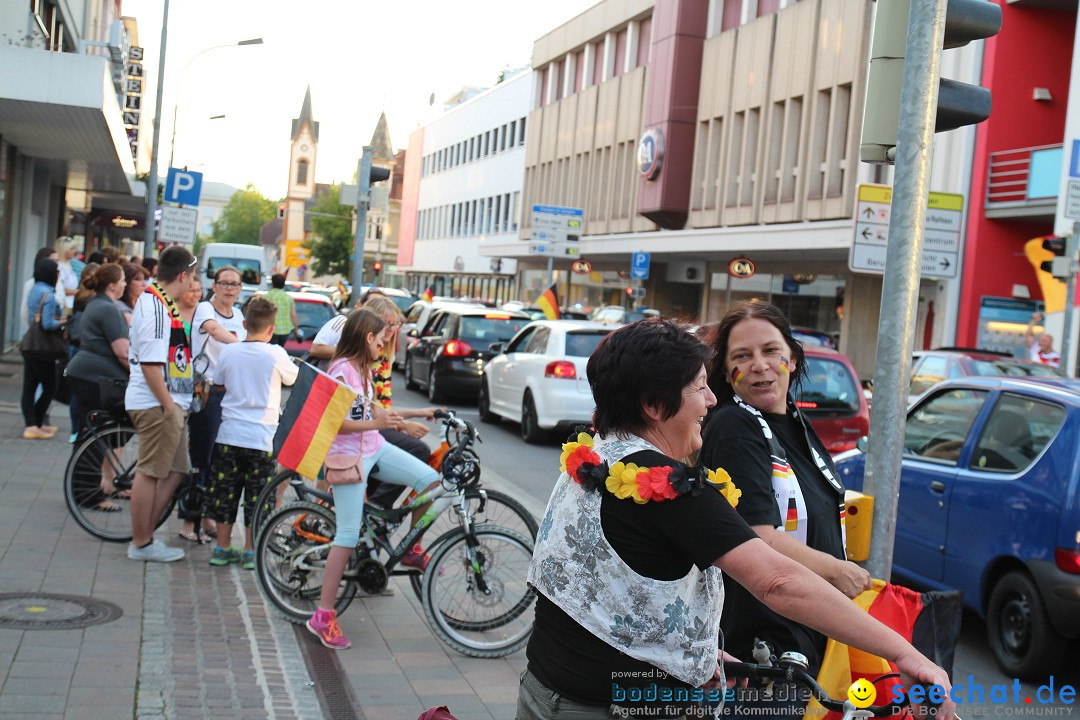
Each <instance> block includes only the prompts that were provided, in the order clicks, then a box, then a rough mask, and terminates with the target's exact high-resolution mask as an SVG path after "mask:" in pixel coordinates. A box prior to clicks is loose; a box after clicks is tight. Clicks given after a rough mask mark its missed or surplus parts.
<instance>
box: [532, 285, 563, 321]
mask: <svg viewBox="0 0 1080 720" xmlns="http://www.w3.org/2000/svg"><path fill="white" fill-rule="evenodd" d="M536 304H537V305H539V306H540V309H541V310H543V311H544V317H546V318H547V319H548V320H558V319H559V296H558V294H557V293H556V292H555V283H552V284H551V285H550V286H549V287H548V288H547V289H546V290H544V292H542V293H541V294H540V297H538V298H536Z"/></svg>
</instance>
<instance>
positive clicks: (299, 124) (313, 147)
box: [279, 85, 319, 271]
mask: <svg viewBox="0 0 1080 720" xmlns="http://www.w3.org/2000/svg"><path fill="white" fill-rule="evenodd" d="M318 146H319V123H317V122H316V121H315V119H314V118H313V117H312V114H311V86H310V85H309V86H308V88H307V92H306V93H305V94H304V105H303V107H301V108H300V117H298V118H294V119H293V121H292V144H291V148H290V150H289V186H288V187H289V190H288V193H287V194H286V196H285V220H284V227H283V228H282V232H281V240H282V247H281V249H280V254H279V257H281V258H282V260H283V262H282V263H281V265H283V266H284V267H286V268H295V269H296V270H297V271H299V270H300V269H301V268H303V267H304V266H306V265H307V262H308V251H307V250H305V249H304V248H303V247H301V244H302V243H303V241H304V239H305V237H306V233H305V230H304V227H305V223H304V205H305V202H304V201H305V200H308V199H310V198H311V197H312V196H314V195H315V155H316V152H317V151H318Z"/></svg>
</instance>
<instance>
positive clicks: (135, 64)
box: [124, 47, 143, 159]
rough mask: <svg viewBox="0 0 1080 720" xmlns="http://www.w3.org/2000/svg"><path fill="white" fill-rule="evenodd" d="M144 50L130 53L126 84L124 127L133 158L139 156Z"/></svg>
mask: <svg viewBox="0 0 1080 720" xmlns="http://www.w3.org/2000/svg"><path fill="white" fill-rule="evenodd" d="M142 61H143V49H142V48H141V47H132V48H131V50H130V51H129V52H128V66H127V82H125V83H124V92H125V95H124V127H125V128H126V129H127V139H128V144H129V145H130V146H131V157H132V158H135V159H138V155H139V114H140V113H141V111H142V93H143V64H142Z"/></svg>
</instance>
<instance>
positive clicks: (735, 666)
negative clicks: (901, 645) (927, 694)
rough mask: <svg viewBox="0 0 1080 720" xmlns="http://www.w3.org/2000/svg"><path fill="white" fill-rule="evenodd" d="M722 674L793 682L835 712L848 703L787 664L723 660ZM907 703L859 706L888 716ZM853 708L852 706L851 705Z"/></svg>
mask: <svg viewBox="0 0 1080 720" xmlns="http://www.w3.org/2000/svg"><path fill="white" fill-rule="evenodd" d="M724 675H725V676H727V677H729V678H732V677H735V678H748V679H757V678H772V679H776V680H786V681H788V682H793V683H795V684H797V685H802V686H803V687H805V688H806V689H808V690H809V691H810V694H811V695H813V696H814V699H815V700H817V701H818V703H820V704H821V706H822V707H824V708H825V709H826V710H832V711H835V712H845V711H846V710H847V708H846V705H848V704H850V702H849V701H848V700H846V699H845V700H834V699H833V698H831V697H829V694H828V693H827V692H825V691H824V690H823V689H822V687H821V686H820V685H818V683H817V681H816V680H815V679H814V678H813V676H812V675H810V673H808V672H806V671H805V670H803V669H801V668H799V667H795V666H792V665H787V666H786V667H777V666H772V665H755V664H753V663H744V662H731V661H725V662H724ZM892 676H893V673H889V674H887V675H882V676H881V677H878V678H876V679H875V681H874V682H876V681H877V680H881V679H883V678H887V677H892ZM906 705H907V700H906V699H905V700H904V701H903V702H895V701H893V702H889V703H887V704H885V705H871V706H869V707H865V708H860V709H861V710H864V711H866V712H869V713H870V714H871V715H873V716H874V717H889V716H892V715H896V714H899V712H900V710H901V709H902V708H904V707H905V706H906ZM852 709H854V706H852Z"/></svg>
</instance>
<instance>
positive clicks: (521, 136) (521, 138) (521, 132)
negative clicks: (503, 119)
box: [518, 118, 525, 145]
mask: <svg viewBox="0 0 1080 720" xmlns="http://www.w3.org/2000/svg"><path fill="white" fill-rule="evenodd" d="M524 144H525V118H521V120H519V121H518V145H524Z"/></svg>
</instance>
